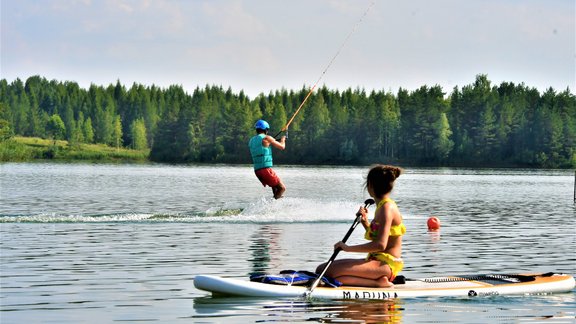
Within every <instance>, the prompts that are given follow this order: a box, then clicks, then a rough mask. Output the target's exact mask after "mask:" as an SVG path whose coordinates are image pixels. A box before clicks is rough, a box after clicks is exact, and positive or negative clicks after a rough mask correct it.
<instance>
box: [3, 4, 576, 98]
mask: <svg viewBox="0 0 576 324" xmlns="http://www.w3.org/2000/svg"><path fill="white" fill-rule="evenodd" d="M0 1H1V2H0V3H1V5H0V11H1V12H0V14H1V34H0V36H1V43H0V46H1V47H0V54H1V57H0V74H1V78H2V79H6V80H8V82H12V81H13V80H15V79H16V78H20V79H21V80H23V81H24V80H25V79H27V78H28V77H29V76H33V75H40V76H42V77H45V78H47V79H49V80H52V79H55V80H57V81H62V82H64V81H74V82H77V83H78V84H79V85H80V86H81V87H83V88H87V87H89V86H90V84H96V85H103V86H107V85H109V84H111V83H113V84H115V83H116V81H118V80H119V81H120V83H122V84H124V85H125V86H127V87H128V88H129V87H130V86H131V85H132V84H133V83H139V84H143V85H146V86H150V85H153V84H154V85H156V86H160V87H163V88H166V87H168V86H170V85H181V86H182V87H183V88H184V89H185V90H186V91H188V92H190V93H191V92H192V91H193V90H194V89H195V88H196V87H204V86H206V85H207V84H209V85H217V86H222V87H223V88H225V89H228V88H231V89H232V90H233V91H234V92H236V93H238V92H240V91H241V90H243V91H244V93H245V94H247V95H248V96H249V97H250V98H254V97H255V96H257V95H258V94H260V93H264V94H268V93H269V92H270V91H276V90H280V89H282V88H284V89H288V90H300V89H302V87H303V86H306V87H311V86H312V85H314V84H315V83H316V82H318V81H319V82H318V86H319V87H320V86H326V87H328V88H329V89H339V90H344V89H348V88H353V89H356V88H362V89H365V90H367V91H371V90H384V91H391V92H393V93H395V92H397V90H398V89H399V88H403V89H407V90H410V91H412V90H416V89H418V88H420V87H421V86H424V85H427V86H434V85H440V86H441V87H442V88H443V89H444V91H445V92H446V93H450V92H451V91H452V90H453V88H454V87H456V86H458V87H460V88H462V87H463V86H466V85H469V84H472V83H473V82H474V80H475V78H476V75H478V74H486V75H487V76H488V79H489V80H491V81H492V84H493V85H499V84H500V83H502V82H513V83H516V84H520V83H524V84H525V85H526V86H528V87H535V88H537V89H538V90H540V91H541V92H543V91H545V90H546V89H547V88H549V87H552V88H554V89H555V90H557V91H563V90H565V89H566V88H570V91H571V92H572V93H575V91H574V89H576V23H575V20H576V5H575V2H576V1H574V0H466V1H462V0H435V1H431V0H315V1H310V0H289V1H288V0H0ZM330 62H331V63H330ZM324 72H325V73H324Z"/></svg>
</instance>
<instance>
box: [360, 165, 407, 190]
mask: <svg viewBox="0 0 576 324" xmlns="http://www.w3.org/2000/svg"><path fill="white" fill-rule="evenodd" d="M401 174H402V169H401V168H399V167H395V166H392V165H382V164H377V165H374V166H372V167H371V168H370V171H368V176H367V177H366V184H365V187H366V188H368V187H372V190H373V191H374V195H376V197H382V196H384V195H385V194H387V193H389V192H390V191H392V189H393V188H394V180H396V178H398V177H399V176H400V175H401Z"/></svg>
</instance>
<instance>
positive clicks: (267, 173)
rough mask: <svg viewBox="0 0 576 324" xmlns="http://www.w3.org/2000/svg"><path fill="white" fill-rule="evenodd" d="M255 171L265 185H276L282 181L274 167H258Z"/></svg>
mask: <svg viewBox="0 0 576 324" xmlns="http://www.w3.org/2000/svg"><path fill="white" fill-rule="evenodd" d="M254 173H256V176H257V177H258V180H260V182H262V185H263V186H264V187H266V186H270V187H276V186H277V185H278V184H279V183H280V178H279V177H278V176H277V175H276V172H274V170H272V168H264V169H258V170H256V171H254Z"/></svg>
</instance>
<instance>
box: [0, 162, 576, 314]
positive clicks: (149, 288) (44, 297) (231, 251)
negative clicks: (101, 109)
mask: <svg viewBox="0 0 576 324" xmlns="http://www.w3.org/2000/svg"><path fill="white" fill-rule="evenodd" d="M367 169H368V168H367V167H289V166H279V167H277V168H276V170H277V172H278V173H279V175H280V176H281V177H282V178H283V180H284V182H285V183H286V185H287V187H288V190H287V192H286V197H285V198H284V199H282V200H279V201H274V200H273V199H271V198H270V197H271V192H270V190H269V188H263V187H262V186H261V185H260V184H259V182H258V181H257V179H256V177H255V176H254V174H253V172H252V170H251V167H250V166H230V165H215V166H166V165H105V164H102V165H98V164H96V165H92V164H52V163H16V164H12V163H8V164H1V165H0V235H1V241H0V243H1V246H0V249H1V250H0V252H1V256H0V257H1V259H0V261H1V264H0V270H1V271H0V285H1V286H0V287H1V290H0V306H1V308H0V322H1V323H2V324H5V323H110V322H162V323H176V322H182V323H252V322H296V323H298V322H310V321H312V322H323V323H326V322H328V323H331V322H338V323H342V322H356V323H357V322H363V321H365V322H384V323H401V322H403V323H448V322H452V323H491V322H498V323H518V322H529V323H537V322H545V323H574V321H575V310H576V291H572V292H570V293H565V294H557V295H549V296H515V297H502V296H500V297H485V298H413V299H402V300H389V301H379V302H359V301H318V300H315V301H309V300H304V299H279V300H268V299H254V298H213V297H211V296H210V295H209V294H208V293H205V292H203V291H199V290H197V289H195V288H194V277H195V276H196V275H198V274H212V275H220V276H226V277H235V278H247V277H248V274H249V273H252V272H254V271H264V272H269V273H278V272H279V271H280V270H284V269H295V270H313V269H314V268H315V267H316V266H317V265H318V264H319V263H321V262H324V261H326V260H327V259H328V258H329V257H330V255H331V254H332V248H331V247H332V245H333V244H334V243H335V242H336V241H338V240H340V239H342V237H343V236H344V234H345V233H346V231H347V230H348V229H349V227H350V225H351V223H352V221H353V220H354V213H355V212H356V210H357V209H358V207H359V206H360V205H361V204H362V203H363V202H364V200H365V199H366V198H369V197H368V195H367V193H366V192H365V191H364V190H363V182H364V177H365V174H366V172H367ZM573 190H574V173H573V171H570V170H566V171H562V170H510V169H504V170H493V169H491V170H475V169H418V168H409V169H407V170H406V172H405V173H404V174H403V175H402V176H401V177H400V178H399V179H398V180H397V184H396V188H395V190H394V193H393V198H395V199H396V201H397V202H398V205H399V208H400V210H401V211H402V212H403V215H404V219H405V223H406V226H407V227H408V233H407V234H406V236H405V239H404V249H403V258H404V259H405V262H406V267H405V269H404V271H403V274H404V275H405V276H406V277H415V278H418V277H429V276H435V275H445V274H447V273H450V274H464V273H474V274H478V273H494V272H496V273H519V272H549V271H554V272H564V273H569V274H572V275H574V274H576V255H575V252H574V251H576V217H575V216H576V207H575V205H574V202H573ZM373 210H374V209H373V207H372V208H371V211H373ZM430 216H437V217H439V218H440V220H441V222H442V229H441V230H440V232H436V233H430V232H428V231H427V228H426V220H427V219H428V217H430ZM362 236H363V233H362V231H361V229H360V228H358V229H357V230H356V232H354V233H353V234H352V236H351V238H350V242H351V243H360V242H362V241H363V239H362ZM339 257H362V256H360V255H355V254H352V253H341V254H340V255H339Z"/></svg>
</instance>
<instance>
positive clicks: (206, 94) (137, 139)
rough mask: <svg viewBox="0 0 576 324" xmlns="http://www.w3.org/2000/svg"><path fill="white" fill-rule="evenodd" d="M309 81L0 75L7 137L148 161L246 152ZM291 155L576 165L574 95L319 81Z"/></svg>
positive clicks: (505, 86) (295, 127)
mask: <svg viewBox="0 0 576 324" xmlns="http://www.w3.org/2000/svg"><path fill="white" fill-rule="evenodd" d="M308 92H309V88H307V87H306V86H304V87H302V89H300V90H286V89H280V90H277V91H275V92H271V93H269V94H260V95H259V96H257V97H256V98H253V99H251V98H249V97H247V96H246V95H245V94H244V93H243V92H242V91H241V92H240V93H234V92H233V91H232V90H231V89H226V90H225V89H223V88H222V87H221V86H210V85H207V86H206V87H204V88H199V87H198V88H196V89H195V90H194V91H193V93H191V94H190V93H187V92H186V91H185V90H184V89H183V88H182V87H181V86H177V85H174V86H170V87H168V88H159V87H157V86H154V85H152V86H143V85H141V84H136V83H135V84H133V85H132V86H131V87H130V88H126V87H125V86H124V85H122V84H121V83H120V82H119V81H118V82H117V83H116V84H111V85H109V86H107V87H103V86H97V85H91V86H90V87H89V89H83V88H81V87H79V85H78V84H77V83H75V82H60V81H56V80H52V81H48V80H47V79H45V78H43V77H40V76H34V77H30V78H28V79H27V80H26V81H25V82H23V81H22V80H20V79H16V80H14V81H13V82H11V83H9V82H8V81H7V80H5V79H2V80H0V141H6V140H9V139H10V137H11V136H14V135H19V136H31V137H32V136H33V137H42V138H50V139H54V140H56V139H65V140H67V141H68V143H69V145H77V144H78V143H104V144H107V145H110V146H113V147H127V148H135V149H145V148H150V160H152V161H157V162H171V163H191V162H200V163H250V155H249V152H248V147H247V143H248V140H249V138H250V137H251V136H253V135H254V129H253V125H254V123H255V121H256V120H258V119H260V118H263V119H265V120H267V121H268V122H269V123H270V125H271V134H272V135H275V134H276V133H277V132H278V131H279V130H280V129H281V128H282V127H283V126H284V125H285V124H286V122H287V120H289V118H290V117H291V116H292V114H293V113H294V112H295V110H296V109H297V108H298V106H299V105H300V104H301V103H302V101H303V99H304V97H305V96H306V94H307V93H308ZM275 162H277V163H288V164H315V165H319V164H346V165H355V164H370V163H376V162H381V163H401V164H402V165H419V166H473V167H482V166H507V167H543V168H571V167H576V97H575V95H574V94H572V93H571V92H570V90H569V89H566V90H564V91H562V92H557V91H555V90H554V89H552V88H549V89H548V90H546V91H545V92H544V93H540V92H539V91H538V90H537V89H535V88H530V87H527V86H526V85H524V84H514V83H509V82H503V83H501V84H500V85H492V84H491V81H490V80H488V77H487V76H486V75H478V76H477V77H476V79H475V81H474V83H473V84H470V85H466V86H463V87H462V88H458V87H455V88H454V89H452V92H451V93H449V94H448V93H446V92H444V90H443V89H442V88H441V87H440V86H437V85H436V86H422V87H420V88H419V89H417V90H414V91H408V90H405V89H400V90H399V91H398V92H397V93H391V92H386V91H370V92H366V91H365V90H363V89H360V88H357V89H347V90H344V91H338V90H330V89H327V88H326V87H323V88H320V89H318V90H317V91H316V92H314V93H313V95H312V96H311V97H310V98H309V100H308V101H307V102H306V105H305V106H304V108H303V109H302V110H301V112H300V113H299V114H298V115H297V116H296V118H295V119H294V122H293V123H292V124H291V125H290V128H289V138H288V141H287V149H286V150H285V151H283V152H276V153H275Z"/></svg>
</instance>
